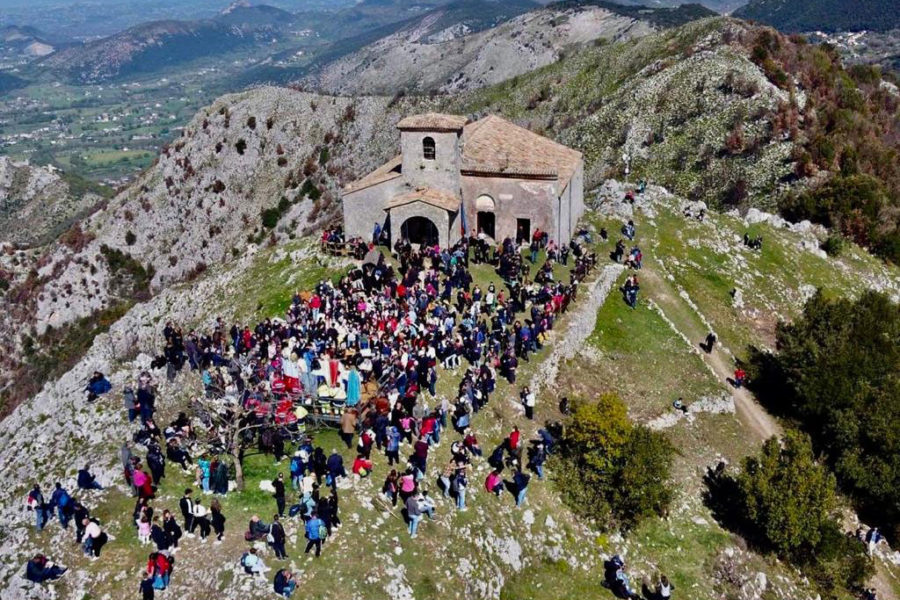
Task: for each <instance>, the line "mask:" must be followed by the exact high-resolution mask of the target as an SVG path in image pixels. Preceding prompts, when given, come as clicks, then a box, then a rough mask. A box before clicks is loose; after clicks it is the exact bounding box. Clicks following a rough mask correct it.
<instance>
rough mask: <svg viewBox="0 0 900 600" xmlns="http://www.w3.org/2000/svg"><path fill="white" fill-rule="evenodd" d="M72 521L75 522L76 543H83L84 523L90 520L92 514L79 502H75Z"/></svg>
mask: <svg viewBox="0 0 900 600" xmlns="http://www.w3.org/2000/svg"><path fill="white" fill-rule="evenodd" d="M72 509H73V510H72V519H73V520H74V521H75V541H76V542H77V543H79V544H80V543H81V542H82V541H83V540H82V538H84V521H85V520H86V519H90V517H91V513H90V512H88V509H87V508H85V507H84V505H83V504H82V503H81V502H78V501H77V500H76V501H74V502H73V507H72Z"/></svg>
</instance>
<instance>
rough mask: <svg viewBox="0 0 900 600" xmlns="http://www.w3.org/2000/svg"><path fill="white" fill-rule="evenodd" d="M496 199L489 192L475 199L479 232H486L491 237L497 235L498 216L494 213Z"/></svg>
mask: <svg viewBox="0 0 900 600" xmlns="http://www.w3.org/2000/svg"><path fill="white" fill-rule="evenodd" d="M495 207H496V205H495V204H494V199H493V198H491V197H490V196H488V195H487V194H482V195H480V196H478V198H476V199H475V210H476V211H477V212H476V227H477V228H478V232H479V233H484V234H485V235H486V236H488V237H489V238H491V239H493V238H495V237H496V228H497V217H496V216H495V214H494V209H495Z"/></svg>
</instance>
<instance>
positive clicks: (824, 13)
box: [734, 0, 900, 33]
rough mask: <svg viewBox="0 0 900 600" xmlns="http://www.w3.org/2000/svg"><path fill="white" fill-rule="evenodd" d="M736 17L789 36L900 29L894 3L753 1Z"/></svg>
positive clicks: (861, 0) (871, 0)
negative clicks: (823, 32)
mask: <svg viewBox="0 0 900 600" xmlns="http://www.w3.org/2000/svg"><path fill="white" fill-rule="evenodd" d="M734 16H735V17H739V18H741V19H750V20H753V21H759V22H760V23H765V24H766V25H771V26H773V27H775V28H776V29H779V30H781V31H785V32H788V33H794V32H805V31H825V32H837V31H863V30H867V29H868V30H874V31H887V30H889V29H895V28H897V27H900V12H898V10H897V3H896V2H892V1H891V0H750V2H748V3H747V4H746V5H744V6H742V7H740V8H738V9H737V10H736V11H734Z"/></svg>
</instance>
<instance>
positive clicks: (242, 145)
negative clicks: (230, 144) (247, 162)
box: [234, 138, 247, 154]
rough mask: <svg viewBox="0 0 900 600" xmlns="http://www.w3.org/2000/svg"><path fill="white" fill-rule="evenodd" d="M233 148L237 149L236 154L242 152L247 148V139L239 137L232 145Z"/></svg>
mask: <svg viewBox="0 0 900 600" xmlns="http://www.w3.org/2000/svg"><path fill="white" fill-rule="evenodd" d="M234 149H235V150H237V153H238V154H243V153H244V151H245V150H246V149H247V141H246V140H245V139H244V138H241V139H239V140H238V141H237V143H236V144H235V145H234Z"/></svg>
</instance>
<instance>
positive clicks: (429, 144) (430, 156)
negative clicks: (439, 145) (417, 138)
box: [422, 137, 435, 160]
mask: <svg viewBox="0 0 900 600" xmlns="http://www.w3.org/2000/svg"><path fill="white" fill-rule="evenodd" d="M434 155H435V150H434V138H430V137H427V138H425V139H423V140H422V156H423V157H424V158H425V160H434Z"/></svg>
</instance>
